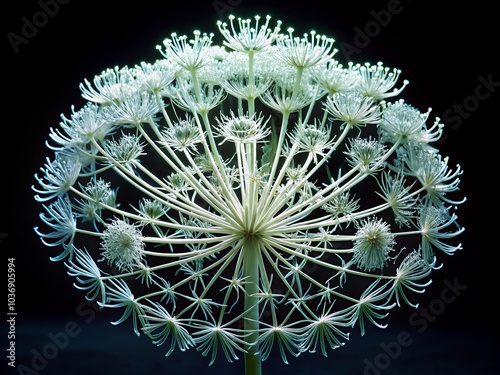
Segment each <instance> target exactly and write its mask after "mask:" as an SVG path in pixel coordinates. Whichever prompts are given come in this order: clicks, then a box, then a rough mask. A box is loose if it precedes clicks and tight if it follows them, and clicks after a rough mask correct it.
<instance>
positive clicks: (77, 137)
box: [33, 16, 465, 375]
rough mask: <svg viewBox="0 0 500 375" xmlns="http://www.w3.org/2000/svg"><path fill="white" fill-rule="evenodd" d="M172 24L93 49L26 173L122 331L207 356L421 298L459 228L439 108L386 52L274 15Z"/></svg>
mask: <svg viewBox="0 0 500 375" xmlns="http://www.w3.org/2000/svg"><path fill="white" fill-rule="evenodd" d="M217 26H218V30H219V31H220V34H221V35H222V38H221V39H222V43H221V44H220V45H216V44H215V42H214V39H215V37H214V35H213V34H207V33H202V32H199V31H195V32H194V34H193V35H192V36H185V35H182V36H180V35H177V34H175V33H173V34H171V36H170V38H167V39H165V40H164V42H163V46H159V47H158V49H159V52H160V54H161V56H159V57H160V58H159V59H158V60H157V61H156V62H154V63H146V62H142V63H140V64H139V65H136V66H134V67H127V66H124V67H115V68H112V69H107V70H105V71H103V72H102V73H101V74H99V75H97V76H95V77H94V78H93V79H92V80H90V81H89V80H86V79H85V80H84V81H83V83H81V85H80V90H81V94H82V96H83V98H84V99H85V100H86V101H87V102H85V104H84V105H83V106H82V107H81V108H75V107H74V106H73V107H71V113H70V114H69V115H68V116H65V115H62V116H61V119H62V121H61V122H60V124H59V127H57V128H53V129H51V131H50V135H49V138H50V139H49V141H48V142H47V145H48V148H49V149H50V150H53V153H54V155H53V157H52V158H47V159H46V162H45V164H44V165H43V167H42V168H40V170H41V175H35V178H36V181H37V183H36V184H35V186H33V190H34V192H35V199H36V201H37V202H39V203H40V204H41V207H42V210H41V211H42V212H41V214H40V219H41V221H42V222H43V225H44V226H45V227H46V228H45V229H40V228H38V227H37V228H35V231H36V233H37V234H38V235H39V236H40V238H41V241H42V242H43V244H44V245H47V246H49V247H58V248H60V249H61V250H59V251H57V253H56V254H58V255H54V256H53V257H52V258H51V259H52V260H54V261H63V262H64V264H65V266H66V267H67V271H68V274H69V275H70V276H72V277H74V278H75V286H76V288H78V289H80V290H83V291H84V292H83V293H85V295H86V298H87V299H88V300H89V301H96V302H97V303H98V304H99V306H100V307H102V308H110V309H115V308H116V309H121V311H122V313H119V314H118V316H117V320H116V321H114V322H113V323H114V324H120V323H122V322H124V321H128V320H130V321H131V324H132V325H133V328H134V330H135V333H136V334H137V335H140V334H144V335H146V336H148V337H149V338H151V340H152V342H153V343H154V344H156V345H165V347H166V349H165V351H166V355H167V356H168V355H169V354H170V353H172V352H173V351H174V350H177V349H178V350H180V351H186V350H188V349H192V348H196V349H197V350H198V351H200V352H201V354H202V355H203V356H208V358H209V360H210V364H212V363H213V362H214V361H215V360H216V358H218V357H222V358H223V359H224V358H225V359H226V360H227V361H229V362H232V361H233V360H237V359H238V358H239V357H243V358H244V363H245V371H246V374H247V375H255V374H260V373H261V366H262V361H264V360H265V359H266V358H268V357H269V356H270V355H272V354H273V353H276V354H277V355H279V356H281V359H282V360H283V362H285V363H288V362H287V361H288V359H289V358H291V356H298V355H300V354H302V353H305V352H312V353H314V352H317V351H319V352H321V353H322V354H323V355H325V356H326V355H327V353H328V352H329V351H330V349H335V348H338V347H340V346H342V345H344V343H345V342H346V341H347V340H348V338H349V332H350V331H351V330H353V329H356V330H357V331H358V334H359V333H360V334H361V335H363V334H364V333H365V329H366V325H367V324H370V323H371V324H374V325H375V326H377V327H381V328H383V327H385V323H384V318H385V317H387V315H388V313H389V311H390V310H391V309H393V308H394V307H396V306H401V305H404V304H406V305H409V306H412V307H416V306H417V303H416V301H415V299H414V298H413V297H414V296H413V297H412V295H413V294H414V293H422V292H424V288H426V287H427V286H428V285H429V284H430V282H431V280H430V278H429V276H430V274H431V272H432V271H433V270H435V269H436V268H439V264H438V263H439V262H437V260H436V258H437V257H439V256H441V253H445V254H448V255H451V254H453V253H454V252H455V251H456V250H459V249H461V248H462V246H461V245H460V244H453V243H452V242H453V241H455V237H457V236H458V235H460V234H461V233H462V232H463V230H464V229H463V227H461V226H459V224H458V223H457V215H456V213H455V211H456V209H457V206H458V205H459V204H461V203H463V202H464V201H465V199H463V198H461V197H455V196H454V195H455V194H458V193H457V191H458V190H459V182H460V181H459V176H460V175H461V173H462V170H461V168H460V166H458V165H457V166H456V168H450V166H449V159H448V157H443V156H442V155H441V154H440V153H439V150H437V149H436V148H435V147H434V146H432V145H433V144H434V145H435V144H436V141H438V140H439V139H440V137H441V136H442V133H443V124H442V123H441V122H440V119H439V118H436V119H435V120H434V121H430V122H429V115H430V109H429V110H427V111H425V112H421V111H420V110H419V109H417V108H415V107H413V106H412V105H411V104H409V103H407V102H405V101H404V100H403V99H396V97H398V96H399V94H400V93H401V92H402V91H403V89H404V88H405V86H406V85H407V84H408V82H407V81H403V82H400V83H398V80H399V77H400V74H401V72H400V70H398V69H393V68H389V67H386V66H384V64H383V63H380V62H378V63H374V64H371V63H365V64H355V63H351V62H349V63H347V64H345V65H342V63H340V62H339V61H337V60H336V59H335V57H334V55H335V53H336V52H337V51H336V49H335V48H334V40H333V39H332V38H329V37H326V36H323V35H319V34H317V33H316V32H314V31H311V32H309V33H306V34H303V35H300V36H299V35H296V34H295V32H294V30H293V29H292V28H288V29H287V30H286V32H281V22H280V21H277V22H276V23H275V24H274V25H272V24H271V19H270V17H266V18H265V19H264V18H260V17H258V16H257V17H255V19H241V18H236V17H234V16H231V17H229V18H228V20H227V22H220V21H219V22H218V23H217Z"/></svg>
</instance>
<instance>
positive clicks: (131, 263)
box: [101, 219, 144, 271]
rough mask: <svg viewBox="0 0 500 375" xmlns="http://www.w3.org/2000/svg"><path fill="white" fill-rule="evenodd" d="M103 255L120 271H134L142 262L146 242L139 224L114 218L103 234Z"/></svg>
mask: <svg viewBox="0 0 500 375" xmlns="http://www.w3.org/2000/svg"><path fill="white" fill-rule="evenodd" d="M101 249H102V252H101V255H102V258H103V260H106V261H107V262H108V263H109V264H110V265H113V266H115V267H116V268H117V269H118V270H119V271H132V270H133V269H134V268H136V267H137V266H138V265H139V263H140V262H141V260H142V258H143V256H144V254H143V250H144V242H143V241H142V236H141V232H140V230H139V229H138V228H137V226H135V225H133V224H129V223H127V222H126V221H125V220H121V219H114V220H113V221H112V222H111V223H109V224H108V225H107V226H106V230H105V231H104V232H103V234H102V241H101Z"/></svg>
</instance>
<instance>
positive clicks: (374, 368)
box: [2, 313, 500, 375]
mask: <svg viewBox="0 0 500 375" xmlns="http://www.w3.org/2000/svg"><path fill="white" fill-rule="evenodd" d="M112 319H114V316H113V317H109V316H107V315H104V313H99V314H96V315H95V316H91V315H88V316H83V315H82V316H73V317H69V318H68V317H61V318H57V319H55V318H51V319H48V318H43V319H42V318H36V319H32V318H28V317H23V316H20V315H18V316H17V317H16V338H15V346H16V365H17V368H16V369H13V368H10V367H9V366H5V365H4V364H2V367H3V368H7V369H8V370H9V371H8V373H9V374H10V373H12V374H23V375H38V374H42V375H45V374H47V375H83V374H98V375H100V374H112V375H117V374H119V375H128V374H134V375H141V374H151V375H157V374H159V375H169V374H176V375H181V374H182V375H183V374H196V373H200V374H201V373H202V374H204V375H210V374H217V375H244V364H243V356H240V360H239V361H235V362H234V363H227V362H226V361H225V359H224V358H223V357H221V358H220V359H218V360H217V361H216V362H215V364H213V365H212V366H211V367H209V366H208V362H209V358H206V357H203V356H202V355H201V353H200V352H198V351H196V349H192V350H190V351H188V352H184V353H183V352H180V351H179V350H176V351H174V353H173V354H171V355H170V356H169V357H165V353H166V351H167V349H168V347H167V346H166V345H164V346H161V347H157V346H155V345H154V344H152V343H151V341H150V340H149V339H148V338H147V337H145V336H144V335H141V336H140V337H137V336H136V335H135V334H134V332H133V329H132V327H131V325H130V322H129V321H127V322H125V323H123V324H122V325H119V326H113V325H112V324H110V321H111V320H112ZM369 328H370V329H369V330H368V331H367V333H366V334H365V336H363V337H361V336H360V335H359V332H358V331H356V330H355V331H353V332H352V333H351V337H350V340H349V341H348V342H347V343H346V345H345V346H343V347H341V348H338V349H336V350H330V351H328V357H326V358H325V357H324V356H323V355H322V354H321V353H319V352H318V353H315V354H309V353H304V354H302V355H301V356H300V357H298V358H294V357H293V358H289V364H288V365H286V364H284V363H283V362H282V361H281V358H280V357H279V354H278V353H274V355H273V356H272V357H270V358H269V359H268V360H266V361H265V362H264V363H263V375H281V374H283V375H285V374H286V375H290V374H293V375H403V374H404V375H413V374H415V375H422V374H424V375H448V374H450V375H451V374H453V375H476V374H481V375H495V374H499V368H500V365H498V354H499V351H498V344H497V341H494V340H493V336H494V335H493V333H492V332H491V330H489V331H488V330H487V329H486V327H485V329H477V328H476V329H475V330H474V331H470V330H468V329H467V328H466V327H446V328H443V327H441V326H436V325H433V324H429V325H428V326H427V327H425V329H422V328H423V327H422V326H420V327H417V326H411V325H410V324H399V325H397V324H396V325H394V324H391V325H390V326H389V327H387V328H386V329H375V328H373V327H369ZM419 331H420V332H419ZM168 345H169V344H168ZM5 361H8V359H5V357H4V362H5ZM2 373H4V372H2Z"/></svg>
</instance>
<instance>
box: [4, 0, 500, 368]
mask: <svg viewBox="0 0 500 375" xmlns="http://www.w3.org/2000/svg"><path fill="white" fill-rule="evenodd" d="M42 3H43V1H42ZM47 3H51V4H53V2H52V1H48V2H47ZM62 3H64V4H62ZM450 3H451V2H450ZM326 4H329V5H328V6H327V5H326ZM436 4H440V6H439V7H438V6H437V5H436ZM451 4H453V5H443V4H441V3H437V2H431V1H410V0H406V1H403V0H401V1H400V2H397V1H370V2H326V1H325V2H320V1H317V0H314V1H311V0H310V1H304V2H296V3H293V4H292V3H291V2H289V1H268V2H264V1H250V0H221V1H215V2H214V1H210V0H209V1H189V0H188V1H172V2H166V1H149V0H143V1H140V2H130V3H128V2H123V1H115V0H113V1H106V2H105V3H104V2H101V1H94V0H91V1H88V0H87V1H82V0H72V1H66V2H64V1H62V0H61V4H59V7H58V9H56V8H54V7H52V8H51V11H52V13H53V14H52V15H50V16H47V17H46V18H45V19H43V18H37V20H38V22H39V23H41V24H42V26H41V27H39V28H38V31H37V32H36V34H33V35H29V37H28V38H27V39H26V43H23V44H20V45H18V46H17V47H18V50H17V51H16V48H14V46H13V44H12V43H11V41H9V37H8V35H9V33H14V34H17V35H19V36H21V37H22V36H23V35H22V33H23V24H24V23H25V20H33V16H34V15H36V14H38V15H39V13H37V12H39V11H40V10H41V5H40V3H38V2H36V1H34V0H29V1H23V2H22V4H20V3H15V4H14V3H9V9H8V10H7V9H6V8H5V9H4V11H3V12H2V18H3V19H2V27H3V28H4V31H3V34H2V35H3V44H2V48H3V56H4V58H3V60H4V61H5V60H6V61H7V62H6V64H3V69H2V71H3V79H2V80H3V81H4V82H5V84H4V85H2V88H3V89H4V90H3V98H4V99H3V101H2V103H3V116H2V117H1V125H0V126H1V131H2V135H1V137H0V142H1V148H0V149H1V152H2V159H1V160H2V162H3V163H2V174H1V184H0V186H1V189H2V190H1V198H0V204H1V206H0V207H1V215H0V220H1V222H0V234H2V243H1V244H0V246H1V254H2V257H3V262H4V265H3V267H4V269H6V267H7V259H8V258H9V257H15V264H16V280H17V282H16V288H17V291H16V308H17V313H18V315H17V316H16V355H17V362H16V363H17V364H18V365H21V364H22V365H24V366H26V368H29V369H31V371H32V372H29V371H28V370H26V368H25V370H24V372H22V371H20V369H19V368H18V371H11V372H9V373H13V374H14V373H16V374H17V373H21V374H22V373H25V374H36V373H40V374H52V375H56V374H67V375H68V374H85V373H90V372H92V373H94V374H105V373H113V374H129V373H130V374H131V373H134V374H146V373H148V374H171V373H172V374H174V373H176V374H179V373H192V372H194V371H210V373H212V372H213V373H214V374H215V373H217V374H242V362H243V361H242V360H241V361H239V363H236V364H225V362H224V361H219V362H217V363H216V365H214V366H213V367H212V368H210V369H208V370H207V367H206V366H207V361H206V359H205V358H202V357H201V355H200V354H199V353H197V352H195V351H194V350H193V351H191V352H190V353H177V354H175V355H174V356H173V357H171V358H163V354H164V353H165V349H164V348H156V347H155V346H154V345H152V344H151V343H150V342H149V340H147V339H145V338H144V337H141V338H136V337H135V336H134V334H133V332H132V329H131V327H130V326H129V325H128V324H127V323H125V324H124V325H123V326H118V327H114V326H112V325H111V324H109V322H110V321H111V320H114V319H117V318H118V317H119V316H120V315H119V314H120V312H119V311H111V312H98V313H96V312H95V310H94V308H93V306H92V305H89V304H85V302H84V299H83V294H82V293H79V292H78V291H76V290H75V289H74V287H73V286H72V281H73V280H72V279H71V278H70V277H68V276H67V275H66V269H65V267H64V265H63V264H62V263H53V262H50V260H49V257H50V256H53V255H56V254H55V253H54V252H53V251H52V250H51V249H48V248H46V247H44V246H43V245H42V244H41V243H40V241H39V240H38V238H37V237H36V235H35V233H34V231H33V227H34V226H37V225H41V223H40V221H39V219H38V212H39V210H40V207H39V205H38V204H35V202H34V200H33V192H32V190H31V185H33V184H34V182H35V181H34V178H33V175H34V174H35V173H36V172H37V171H38V168H39V167H40V166H42V165H43V163H44V160H45V157H47V156H50V153H49V152H48V151H49V150H48V149H47V148H46V147H45V145H44V142H45V140H46V139H47V137H48V133H49V128H50V127H56V126H58V123H59V120H60V117H59V116H60V114H61V113H64V114H66V115H68V114H69V112H70V106H71V105H72V104H74V105H75V107H76V108H79V107H80V106H81V105H82V104H83V99H81V97H80V93H79V89H78V85H79V83H80V82H82V81H83V79H84V78H88V79H92V77H93V76H94V75H96V74H99V73H100V72H101V71H102V70H104V69H106V68H110V67H114V66H115V65H116V66H124V65H128V66H133V65H135V64H137V63H139V62H141V61H147V62H153V61H154V60H156V59H158V58H160V57H161V56H160V54H159V52H158V51H157V50H156V49H155V46H156V45H158V44H161V42H162V41H163V39H164V38H165V37H167V36H169V35H170V33H171V32H177V33H178V34H187V35H190V34H191V33H192V31H193V30H194V29H199V30H201V31H208V32H211V31H213V32H215V33H216V35H217V32H218V31H217V28H216V26H215V23H216V21H217V19H219V18H221V17H225V16H227V15H228V14H229V13H230V12H233V13H234V14H235V15H237V16H242V17H253V16H254V15H255V14H260V15H262V16H264V15H265V14H270V15H272V16H273V19H275V20H276V19H281V20H282V21H283V26H284V28H286V27H287V26H292V27H294V28H295V29H296V30H297V31H298V32H307V31H310V30H311V29H315V30H316V31H317V32H319V33H323V34H326V35H328V36H332V37H334V38H335V39H336V40H337V43H338V44H337V48H339V49H340V51H339V52H338V54H337V58H338V59H339V60H341V61H342V62H344V63H345V62H347V60H348V59H350V60H352V61H354V62H361V63H363V62H365V61H367V62H371V63H375V62H377V61H383V62H384V64H385V65H386V66H389V67H397V68H400V69H402V71H403V74H402V78H404V79H408V80H409V81H410V84H409V86H408V87H407V88H406V89H405V90H404V92H403V94H402V97H403V98H405V100H406V101H407V102H409V103H411V104H412V105H414V106H415V107H417V108H419V109H420V110H421V111H422V112H424V111H425V110H426V109H427V108H428V107H432V108H433V111H432V112H431V117H432V118H434V117H435V116H439V117H442V118H443V120H444V122H445V125H446V126H447V127H446V128H445V138H446V140H445V142H444V143H440V144H439V145H438V147H439V148H440V150H441V153H442V154H444V155H449V156H450V166H454V165H455V164H457V163H458V164H460V165H461V166H462V168H463V170H464V174H463V176H462V178H461V180H462V182H461V191H462V192H463V194H464V195H465V196H467V199H468V201H467V203H465V204H464V205H462V206H461V207H460V209H459V211H458V214H459V223H460V224H461V225H463V226H465V227H466V231H465V233H464V235H463V236H462V237H461V239H462V242H463V246H464V250H463V251H461V252H458V253H457V254H455V255H454V256H453V257H446V256H441V258H440V259H441V261H443V262H444V266H443V268H442V269H440V270H438V271H436V272H434V274H433V280H434V283H433V284H432V286H431V287H429V288H428V290H427V293H426V294H424V295H421V296H419V302H420V305H421V306H422V307H427V308H429V309H431V311H432V309H434V310H433V311H436V309H437V308H439V307H444V309H442V310H440V311H439V314H432V319H426V320H425V323H426V327H425V329H422V331H421V332H419V331H418V328H423V326H421V325H420V324H419V325H415V324H412V323H411V321H410V316H411V314H412V313H413V311H412V310H410V309H399V310H398V309H396V310H393V313H392V314H391V316H390V317H389V318H388V319H387V323H389V327H388V328H387V329H386V330H382V331H381V330H376V329H369V330H368V332H367V334H366V336H365V337H364V338H363V339H360V338H359V333H358V332H357V331H356V330H354V331H353V333H352V337H351V340H350V342H348V344H347V345H346V347H344V348H341V349H338V350H336V351H333V352H331V354H330V355H329V357H328V358H323V357H322V356H321V355H320V354H315V355H308V354H304V355H302V356H301V357H299V358H298V359H294V360H292V361H291V364H290V365H289V366H286V365H284V364H282V363H280V361H279V360H273V359H270V360H268V361H267V362H265V364H264V374H266V373H267V374H271V373H272V374H284V373H285V372H287V373H291V374H331V375H344V374H348V375H352V374H356V375H357V374H362V373H363V372H364V371H365V373H369V374H375V375H377V374H376V371H374V370H371V371H372V372H369V371H368V370H366V366H367V363H368V362H370V363H375V362H376V361H377V360H378V362H376V363H378V364H379V366H378V369H377V371H378V372H379V374H384V375H395V374H413V373H415V374H423V373H425V374H428V375H431V374H442V375H448V374H463V375H469V374H471V375H472V374H488V375H489V374H497V373H498V368H499V365H498V364H497V363H498V352H499V351H498V349H499V347H498V343H497V340H496V337H497V335H498V333H499V330H498V323H497V321H496V319H497V318H496V313H495V310H496V305H495V301H496V300H497V297H498V294H497V291H496V283H497V282H498V278H497V273H495V272H498V271H497V268H496V265H497V259H498V252H499V250H500V249H499V247H500V246H499V241H498V238H497V235H498V228H495V227H494V224H496V222H497V221H498V220H497V218H496V212H495V210H496V209H497V206H498V204H497V196H496V194H497V191H498V187H497V186H496V175H497V174H498V156H497V152H496V151H497V150H496V149H495V147H498V146H497V144H498V141H497V139H498V138H497V133H498V131H497V128H498V126H499V124H498V116H495V112H494V111H495V110H497V109H498V104H499V100H498V99H499V95H500V94H499V93H498V91H500V72H499V70H498V63H499V61H498V57H497V56H496V55H495V53H496V50H497V49H498V36H499V32H498V19H497V12H496V10H494V9H493V8H492V6H490V5H487V4H489V3H487V2H485V1H475V2H464V3H461V4H459V3H458V2H452V3H451ZM387 9H390V10H392V12H393V14H391V15H390V18H388V17H387V15H388V14H389V13H387ZM382 15H385V18H380V17H382ZM24 17H25V18H24ZM377 18H378V21H376V19H377ZM375 22H377V24H378V27H377V24H376V23H375ZM381 23H383V25H381ZM360 30H361V31H360ZM24 31H25V32H26V31H27V30H24ZM361 32H365V35H366V34H368V36H367V37H365V38H364V39H363V37H361V36H360V35H361V34H360V33H361ZM10 35H11V36H12V34H10ZM26 35H28V34H25V36H26ZM219 41H220V39H216V42H219ZM341 43H343V44H341ZM351 47H352V48H353V49H352V50H349V51H347V50H346V48H351ZM346 51H347V52H346ZM488 80H489V81H490V82H492V83H491V85H490V87H489V89H490V91H487V90H485V87H484V82H485V81H488ZM496 82H499V83H496ZM480 85H483V88H481V89H480V90H479V91H477V89H478V86H480ZM457 105H461V106H462V107H463V108H464V110H463V111H462V112H457ZM445 280H448V281H449V282H453V281H454V280H455V282H456V283H458V284H460V285H462V286H464V287H466V288H465V289H464V290H460V291H459V295H458V296H457V298H456V300H454V301H453V302H450V303H446V304H442V303H441V304H440V303H439V301H440V300H442V299H441V292H442V291H443V290H444V289H445V288H446V284H445V283H444V281H445ZM5 284H7V282H5ZM4 306H5V307H4V309H5V310H4V311H7V307H6V305H4ZM5 320H6V318H5V317H4V318H2V321H3V322H5ZM2 324H4V323H2ZM422 324H423V323H422ZM2 327H4V325H2ZM5 327H6V326H5ZM65 330H66V334H65V335H64V334H62V333H63V332H65ZM402 332H407V333H408V335H409V340H410V341H411V343H410V344H408V342H407V341H405V344H408V345H406V346H405V347H403V348H401V350H400V352H397V354H394V355H393V358H391V359H390V361H389V362H383V359H384V358H388V357H387V356H385V357H384V355H385V354H384V355H382V354H383V353H384V351H383V348H382V346H381V345H382V344H383V343H385V344H388V343H391V342H394V341H397V339H398V337H400V334H401V333H402ZM0 334H1V335H2V339H3V341H2V342H5V341H6V340H5V338H6V336H7V328H5V329H2V332H1V333H0ZM51 334H52V335H51ZM51 337H52V338H54V337H59V338H60V340H62V341H59V346H60V347H59V348H58V349H57V351H56V352H53V351H52V352H51V351H50V350H51V349H53V348H54V345H53V340H52V339H51ZM64 337H65V338H66V339H67V340H66V339H63V338H64ZM5 345H7V344H5ZM393 347H394V346H393ZM7 348H8V346H6V347H5V348H4V347H2V353H3V354H2V358H3V359H2V362H1V363H0V366H1V367H2V373H3V369H4V368H7V369H8V370H10V368H9V367H8V366H7V365H6V362H7V359H6V358H5V355H4V354H5V352H6V350H4V349H7ZM44 350H45V354H47V355H48V356H51V357H53V358H51V359H50V360H49V361H47V362H46V363H45V362H43V361H38V362H37V360H36V358H37V357H36V353H41V352H43V351H44ZM47 355H46V356H47ZM34 358H35V359H34ZM33 361H35V362H33ZM367 361H368V362H367ZM34 365H36V366H34ZM35 367H36V368H35ZM366 371H368V372H366ZM207 373H208V372H207Z"/></svg>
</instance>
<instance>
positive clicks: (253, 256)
mask: <svg viewBox="0 0 500 375" xmlns="http://www.w3.org/2000/svg"><path fill="white" fill-rule="evenodd" d="M243 251H244V254H245V255H244V259H243V273H244V275H245V276H246V277H247V283H246V284H245V321H244V327H245V331H246V332H249V335H248V336H247V337H246V338H245V341H246V342H247V344H246V347H245V350H246V353H245V375H261V374H262V369H261V357H260V354H258V353H257V351H258V348H257V346H256V345H255V342H256V341H257V339H258V338H259V331H258V329H259V304H258V303H257V297H255V295H256V294H257V293H259V262H258V258H259V255H258V251H259V247H258V245H257V243H256V241H255V240H254V239H252V237H249V238H248V240H247V241H246V243H245V245H244V248H243Z"/></svg>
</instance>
